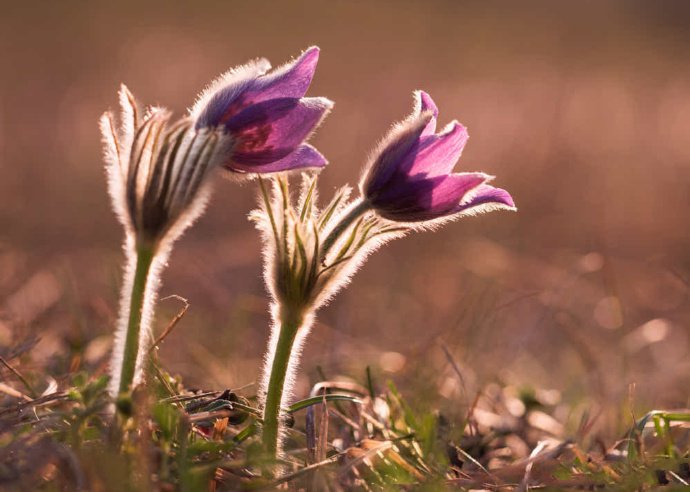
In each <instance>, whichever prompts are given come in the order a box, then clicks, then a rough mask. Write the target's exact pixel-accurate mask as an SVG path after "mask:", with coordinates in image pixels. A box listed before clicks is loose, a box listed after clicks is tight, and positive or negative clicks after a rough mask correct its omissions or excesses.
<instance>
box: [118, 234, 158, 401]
mask: <svg viewBox="0 0 690 492" xmlns="http://www.w3.org/2000/svg"><path fill="white" fill-rule="evenodd" d="M154 256H155V252H154V248H152V247H150V246H139V247H137V263H136V270H135V271H134V282H133V284H132V295H131V297H130V304H129V321H128V323H127V335H126V338H125V347H124V353H123V355H122V371H121V372H120V388H119V392H120V393H127V392H128V391H129V390H130V389H131V386H132V382H133V381H134V373H135V371H136V365H137V358H138V356H139V348H140V347H139V338H140V332H141V319H142V311H143V308H144V298H145V297H146V286H147V283H148V282H147V281H148V277H149V272H150V271H151V265H152V263H153V258H154Z"/></svg>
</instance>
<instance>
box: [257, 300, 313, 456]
mask: <svg viewBox="0 0 690 492" xmlns="http://www.w3.org/2000/svg"><path fill="white" fill-rule="evenodd" d="M295 311H299V310H295ZM302 321H303V316H302V313H301V311H299V312H291V311H290V310H289V309H287V312H281V315H280V320H279V323H280V326H279V327H278V329H279V330H280V332H279V334H278V342H277V343H276V348H275V353H274V354H273V362H272V364H271V374H270V377H269V380H268V388H267V390H266V403H265V404H264V413H263V421H264V423H263V431H262V439H263V445H264V450H265V451H266V453H267V455H268V456H270V457H271V458H276V457H277V455H278V450H279V448H280V427H281V424H282V419H283V415H282V412H281V406H280V404H281V402H282V400H283V390H284V387H285V378H286V376H287V373H288V370H289V365H290V356H291V355H292V348H293V345H294V343H295V339H296V337H297V332H298V331H299V328H300V326H301V325H302Z"/></svg>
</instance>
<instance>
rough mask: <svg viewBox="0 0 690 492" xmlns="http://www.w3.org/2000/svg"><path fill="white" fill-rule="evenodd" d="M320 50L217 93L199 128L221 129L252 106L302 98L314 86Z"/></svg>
mask: <svg viewBox="0 0 690 492" xmlns="http://www.w3.org/2000/svg"><path fill="white" fill-rule="evenodd" d="M318 61H319V48H317V47H315V46H314V47H311V48H309V49H308V50H306V51H305V52H304V53H302V55H301V56H300V57H299V58H297V59H296V60H294V61H293V62H290V63H287V64H286V65H283V66H282V67H280V68H277V69H276V70H273V71H272V72H270V73H268V74H266V75H260V76H255V77H253V78H252V77H245V78H241V79H239V80H236V81H233V82H232V83H230V84H229V85H227V86H226V87H223V88H222V89H220V90H219V91H218V92H216V93H215V94H214V95H213V96H212V97H211V99H210V100H209V102H208V104H207V105H206V107H205V108H204V109H203V111H202V112H201V114H200V115H199V118H198V119H197V123H196V128H202V127H207V126H219V125H222V124H225V123H227V121H228V120H230V119H231V118H233V117H234V116H236V115H238V114H239V113H240V112H241V111H242V110H244V109H246V108H248V107H249V106H251V105H253V104H256V103H260V102H263V101H268V100H270V99H276V98H300V97H302V96H304V94H305V93H306V92H307V89H308V88H309V85H310V84H311V80H312V78H313V77H314V71H315V70H316V64H317V62H318Z"/></svg>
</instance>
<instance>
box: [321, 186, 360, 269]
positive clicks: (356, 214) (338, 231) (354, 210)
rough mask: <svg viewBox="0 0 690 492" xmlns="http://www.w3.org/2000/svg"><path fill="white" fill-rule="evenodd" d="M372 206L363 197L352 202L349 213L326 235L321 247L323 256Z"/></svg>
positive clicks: (323, 256)
mask: <svg viewBox="0 0 690 492" xmlns="http://www.w3.org/2000/svg"><path fill="white" fill-rule="evenodd" d="M370 208H371V205H370V204H369V202H367V201H366V200H364V199H362V198H359V199H357V200H355V201H354V202H352V204H351V205H350V209H349V210H348V211H347V213H345V215H343V217H342V218H341V219H340V220H339V221H338V223H337V224H336V226H335V227H334V228H333V230H332V231H331V232H330V233H329V234H328V236H326V239H324V241H323V246H322V247H321V255H322V258H325V257H326V255H327V254H328V252H329V251H330V249H331V248H332V247H333V245H334V244H335V242H336V241H337V240H338V238H340V236H341V235H342V234H343V233H344V232H345V231H346V230H347V228H348V227H350V226H351V225H352V223H353V222H354V221H356V220H357V219H359V218H360V217H361V216H362V215H364V213H366V212H367V211H368V210H369V209H370Z"/></svg>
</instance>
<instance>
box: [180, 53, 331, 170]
mask: <svg viewBox="0 0 690 492" xmlns="http://www.w3.org/2000/svg"><path fill="white" fill-rule="evenodd" d="M318 59H319V49H318V48H317V47H311V48H309V49H308V50H306V51H305V52H304V53H302V55H301V56H300V57H298V58H297V59H296V60H294V61H292V62H290V63H287V64H286V65H283V66H282V67H279V68H277V69H276V70H273V71H271V72H268V70H269V68H270V64H269V62H268V61H267V60H265V59H259V60H255V61H252V62H250V63H248V64H246V65H244V66H241V67H238V68H235V69H233V70H230V71H229V72H227V73H226V74H224V75H222V76H221V77H220V78H218V79H217V80H216V81H215V82H213V83H212V84H211V85H210V86H209V87H208V88H207V89H206V90H205V91H204V92H203V93H202V94H201V96H200V97H199V98H198V100H197V102H196V104H194V106H193V107H192V109H191V111H190V114H191V117H192V118H194V120H195V126H196V128H197V129H201V128H220V129H223V130H224V131H225V132H227V133H228V134H229V135H230V136H231V137H232V139H233V145H232V148H231V150H230V152H229V153H228V155H227V157H226V159H225V160H224V162H223V165H224V167H225V168H226V169H228V170H229V171H232V172H236V173H268V172H277V171H287V170H292V169H297V168H319V167H323V166H324V165H325V164H326V159H325V158H324V157H323V156H322V155H321V154H320V153H319V152H318V151H317V150H316V149H315V148H314V147H312V146H311V145H309V144H306V143H304V142H305V140H306V139H307V138H308V137H309V135H310V134H311V133H312V132H313V131H314V129H315V128H316V127H317V126H318V125H319V124H320V123H321V121H322V120H323V118H324V117H325V116H326V114H328V112H329V111H330V109H331V108H332V107H333V103H332V102H331V101H329V100H328V99H326V98H323V97H304V94H305V93H306V92H307V89H308V88H309V85H310V84H311V81H312V78H313V77H314V71H315V70H316V64H317V62H318Z"/></svg>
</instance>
